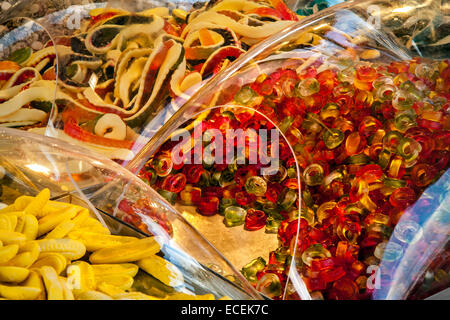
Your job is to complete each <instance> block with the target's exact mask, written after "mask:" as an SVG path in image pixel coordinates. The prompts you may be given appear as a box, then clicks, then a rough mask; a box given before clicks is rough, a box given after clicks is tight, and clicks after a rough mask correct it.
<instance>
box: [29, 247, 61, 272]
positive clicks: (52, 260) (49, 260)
mask: <svg viewBox="0 0 450 320" xmlns="http://www.w3.org/2000/svg"><path fill="white" fill-rule="evenodd" d="M43 266H49V267H52V268H53V269H55V271H56V273H57V274H61V272H63V271H64V270H65V269H66V266H67V260H66V258H64V256H63V255H62V254H60V253H56V252H44V253H41V254H40V255H39V258H38V260H37V261H36V262H35V263H33V265H32V266H31V268H33V269H39V268H41V267H43Z"/></svg>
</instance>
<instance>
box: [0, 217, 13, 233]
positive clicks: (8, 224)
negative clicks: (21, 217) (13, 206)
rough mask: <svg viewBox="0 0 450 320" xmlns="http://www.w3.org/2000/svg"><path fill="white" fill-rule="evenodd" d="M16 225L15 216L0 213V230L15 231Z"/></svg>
mask: <svg viewBox="0 0 450 320" xmlns="http://www.w3.org/2000/svg"><path fill="white" fill-rule="evenodd" d="M16 225H17V216H15V215H0V232H1V231H2V230H7V231H15V229H16Z"/></svg>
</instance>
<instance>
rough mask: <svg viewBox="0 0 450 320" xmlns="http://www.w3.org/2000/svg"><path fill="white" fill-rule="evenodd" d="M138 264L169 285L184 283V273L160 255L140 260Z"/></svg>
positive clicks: (175, 285)
mask: <svg viewBox="0 0 450 320" xmlns="http://www.w3.org/2000/svg"><path fill="white" fill-rule="evenodd" d="M137 265H138V266H139V268H141V269H142V270H144V271H145V272H147V273H148V274H151V275H152V276H154V277H155V278H156V279H158V280H159V281H161V282H162V283H164V284H165V285H167V286H170V287H177V286H180V285H182V284H183V283H184V278H183V273H181V271H180V270H179V269H178V268H177V267H176V266H174V265H173V264H172V263H170V262H169V261H167V260H165V259H164V258H161V257H160V256H151V257H148V258H145V259H142V260H139V261H138V262H137Z"/></svg>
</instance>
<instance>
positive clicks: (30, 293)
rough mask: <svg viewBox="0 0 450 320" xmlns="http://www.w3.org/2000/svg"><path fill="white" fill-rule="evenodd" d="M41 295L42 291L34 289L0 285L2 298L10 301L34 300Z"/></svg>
mask: <svg viewBox="0 0 450 320" xmlns="http://www.w3.org/2000/svg"><path fill="white" fill-rule="evenodd" d="M40 293H41V290H39V289H38V288H34V287H20V286H3V285H0V296H2V297H3V298H6V299H9V300H34V299H36V298H37V297H38V296H39V294H40Z"/></svg>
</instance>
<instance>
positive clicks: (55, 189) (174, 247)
mask: <svg viewBox="0 0 450 320" xmlns="http://www.w3.org/2000/svg"><path fill="white" fill-rule="evenodd" d="M0 151H1V157H0V161H1V164H0V165H1V172H2V175H1V195H0V202H2V203H3V204H2V209H3V208H4V207H5V206H6V205H11V204H14V205H16V204H17V203H18V202H17V201H26V199H27V198H26V197H25V198H24V197H21V196H33V197H34V196H36V195H37V194H38V193H39V194H41V193H42V192H44V191H42V192H41V190H44V189H45V188H47V189H45V190H49V191H50V195H51V199H50V200H51V201H53V202H54V203H56V202H66V203H71V204H74V205H78V206H81V207H84V208H87V209H88V210H89V211H90V213H91V217H93V218H96V219H97V220H98V222H100V223H101V224H102V225H103V226H106V227H107V229H108V230H109V231H110V232H111V234H116V235H122V236H131V237H136V238H145V237H149V236H153V237H155V239H157V242H158V243H159V245H160V247H161V256H162V257H164V259H166V260H167V261H170V262H171V263H172V264H173V265H175V266H176V267H177V268H178V270H180V272H181V273H182V274H183V278H184V281H183V282H182V283H178V284H177V285H176V286H174V287H170V286H167V285H163V284H162V283H160V282H159V281H158V280H155V279H154V278H151V277H150V278H151V279H153V280H148V279H150V278H148V279H147V278H145V276H144V279H142V278H139V281H138V280H136V279H135V285H136V286H138V287H139V288H141V289H142V288H144V289H145V290H144V293H146V294H149V295H151V296H155V298H167V297H166V296H167V295H170V296H172V295H173V294H176V293H179V294H183V296H182V297H181V299H189V297H191V298H195V296H193V295H205V294H207V295H208V296H209V297H210V298H211V297H214V298H216V299H219V298H222V297H229V298H231V299H244V300H246V299H261V296H260V295H259V294H258V293H257V292H256V291H255V290H254V289H253V288H252V287H251V286H250V285H249V284H248V283H247V282H246V280H245V278H243V277H242V276H241V275H240V274H239V273H238V272H237V271H236V270H235V269H234V267H233V266H232V265H231V264H230V263H229V262H228V261H227V260H226V259H225V258H224V257H223V256H222V255H221V254H220V253H219V252H218V251H216V249H215V248H213V247H212V246H211V245H210V244H209V243H208V242H207V241H206V240H205V239H204V238H203V237H202V236H201V235H200V234H199V233H198V232H197V231H196V230H195V229H194V228H192V226H191V225H190V224H189V223H188V222H186V221H185V220H184V219H183V218H182V217H181V216H180V214H179V213H178V212H177V211H176V210H175V209H173V207H171V206H170V204H168V203H167V202H166V201H165V200H164V199H163V198H161V197H160V196H159V195H158V194H157V193H156V192H155V191H153V190H152V189H151V188H149V187H148V186H147V185H146V184H144V183H143V182H142V181H140V180H139V179H137V178H136V177H135V176H133V175H132V174H130V173H129V172H128V171H126V170H125V169H123V168H122V167H121V166H119V165H118V164H116V163H114V162H112V161H110V160H108V159H105V158H102V157H98V156H96V155H95V154H91V153H90V152H89V151H86V150H85V149H82V148H78V147H74V146H67V145H66V144H65V143H64V142H61V141H59V140H56V139H53V138H49V137H43V136H40V135H35V134H32V133H28V132H24V131H19V130H16V129H6V128H4V129H1V130H0ZM20 197H21V199H22V198H24V199H25V200H24V199H22V200H18V199H19V198H20ZM11 214H14V212H12V213H11ZM44 220H45V219H44ZM138 220H139V222H138ZM2 221H3V220H2ZM39 221H41V220H39ZM98 222H97V224H98ZM92 228H94V227H92ZM1 232H2V233H3V232H6V231H5V230H1ZM44 232H45V231H39V234H38V235H40V234H42V233H44ZM2 237H3V235H2ZM47 238H48V237H47ZM2 239H3V238H2ZM42 239H45V238H42ZM43 241H44V240H43ZM67 241H68V240H67ZM6 244H8V243H5V245H6ZM138 275H139V274H138ZM146 279H147V280H146ZM133 288H134V287H133ZM136 290H138V291H139V290H140V289H136ZM210 294H212V295H210ZM178 297H180V296H178ZM169 299H170V297H169Z"/></svg>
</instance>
